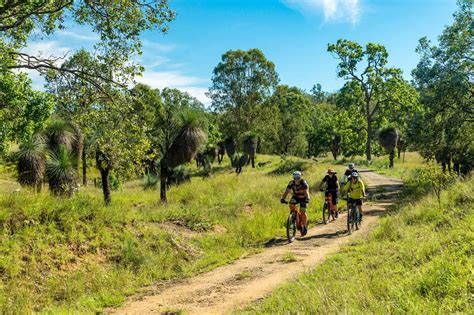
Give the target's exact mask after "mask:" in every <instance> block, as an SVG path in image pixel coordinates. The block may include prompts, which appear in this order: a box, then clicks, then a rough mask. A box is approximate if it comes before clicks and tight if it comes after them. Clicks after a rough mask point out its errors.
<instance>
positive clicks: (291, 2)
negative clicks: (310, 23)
mask: <svg viewBox="0 0 474 315" xmlns="http://www.w3.org/2000/svg"><path fill="white" fill-rule="evenodd" d="M281 1H282V2H283V3H284V4H285V5H287V6H288V7H290V8H292V9H295V10H298V11H300V12H301V13H303V14H311V13H319V12H321V10H322V12H323V14H324V19H325V20H326V21H350V22H351V23H352V24H356V23H357V22H358V21H359V18H360V14H361V4H360V1H359V0H281Z"/></svg>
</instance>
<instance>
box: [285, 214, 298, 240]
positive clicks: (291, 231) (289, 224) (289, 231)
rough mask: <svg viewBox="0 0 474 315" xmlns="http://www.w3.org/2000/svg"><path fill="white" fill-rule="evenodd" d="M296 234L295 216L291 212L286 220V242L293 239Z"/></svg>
mask: <svg viewBox="0 0 474 315" xmlns="http://www.w3.org/2000/svg"><path fill="white" fill-rule="evenodd" d="M295 235H296V217H295V216H294V215H293V214H290V215H289V216H288V220H287V221H286V237H287V238H288V242H289V243H291V242H293V241H294V240H295Z"/></svg>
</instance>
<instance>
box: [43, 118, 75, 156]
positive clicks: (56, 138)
mask: <svg viewBox="0 0 474 315" xmlns="http://www.w3.org/2000/svg"><path fill="white" fill-rule="evenodd" d="M44 137H45V144H46V147H47V149H48V150H49V151H51V152H54V153H59V150H60V147H64V148H65V149H66V150H69V151H70V150H71V149H72V146H73V142H74V131H73V130H72V128H71V125H70V124H69V123H68V122H66V121H65V120H62V119H53V120H51V121H50V123H49V124H48V125H47V126H46V129H45V130H44Z"/></svg>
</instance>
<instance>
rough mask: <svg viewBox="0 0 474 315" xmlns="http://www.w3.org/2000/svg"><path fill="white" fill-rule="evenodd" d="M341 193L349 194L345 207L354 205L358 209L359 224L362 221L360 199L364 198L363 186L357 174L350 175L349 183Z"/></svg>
mask: <svg viewBox="0 0 474 315" xmlns="http://www.w3.org/2000/svg"><path fill="white" fill-rule="evenodd" d="M343 192H344V193H349V199H347V207H348V208H349V207H351V206H352V205H354V204H355V205H356V206H357V207H358V208H359V222H360V221H362V198H364V197H365V185H364V183H363V182H362V181H361V180H360V179H359V174H358V173H357V172H353V173H352V174H351V181H350V182H347V184H346V185H344V188H343Z"/></svg>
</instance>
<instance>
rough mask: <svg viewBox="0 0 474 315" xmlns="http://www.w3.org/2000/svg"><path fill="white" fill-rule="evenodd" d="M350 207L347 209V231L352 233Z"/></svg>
mask: <svg viewBox="0 0 474 315" xmlns="http://www.w3.org/2000/svg"><path fill="white" fill-rule="evenodd" d="M351 221H352V209H351V208H348V209H347V233H349V235H350V234H352V222H351Z"/></svg>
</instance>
